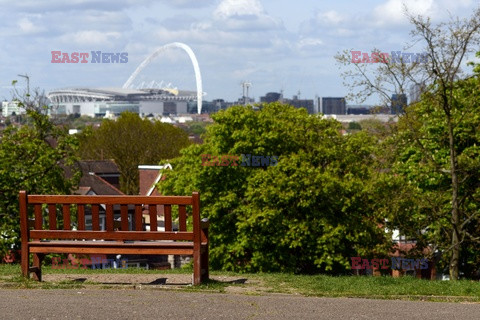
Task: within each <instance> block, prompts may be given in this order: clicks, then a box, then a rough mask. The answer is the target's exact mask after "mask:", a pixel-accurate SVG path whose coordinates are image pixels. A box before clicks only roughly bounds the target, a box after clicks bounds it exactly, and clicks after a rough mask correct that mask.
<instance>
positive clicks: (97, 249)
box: [30, 241, 193, 255]
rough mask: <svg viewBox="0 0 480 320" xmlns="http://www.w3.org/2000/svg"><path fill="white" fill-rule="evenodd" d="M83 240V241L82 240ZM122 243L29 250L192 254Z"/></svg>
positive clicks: (173, 249)
mask: <svg viewBox="0 0 480 320" xmlns="http://www.w3.org/2000/svg"><path fill="white" fill-rule="evenodd" d="M82 242H84V241H82ZM97 243H99V241H97ZM122 245H123V244H122V243H120V244H119V245H118V246H117V247H114V246H112V247H102V246H101V245H100V244H99V245H98V246H94V247H87V246H78V245H77V246H75V245H73V246H70V247H68V246H64V247H58V246H55V247H37V246H32V245H30V252H31V253H77V254H112V253H115V254H138V252H141V253H142V254H156V255H158V254H180V255H192V254H193V249H191V248H175V247H172V248H168V247H167V248H164V247H159V248H155V247H152V248H146V247H144V246H142V245H140V246H131V247H124V246H122Z"/></svg>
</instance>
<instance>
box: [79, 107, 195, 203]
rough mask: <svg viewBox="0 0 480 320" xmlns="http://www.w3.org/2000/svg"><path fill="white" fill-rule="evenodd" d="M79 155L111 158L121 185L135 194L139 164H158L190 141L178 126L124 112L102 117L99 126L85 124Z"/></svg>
mask: <svg viewBox="0 0 480 320" xmlns="http://www.w3.org/2000/svg"><path fill="white" fill-rule="evenodd" d="M80 137H81V138H80V141H81V143H80V152H79V154H80V157H81V158H82V159H90V160H100V159H113V160H115V163H116V164H117V165H118V167H119V169H120V174H121V176H120V189H121V190H122V191H123V192H125V193H126V194H138V165H140V164H158V163H159V162H160V161H161V160H166V159H172V158H175V157H177V156H178V155H179V151H180V149H182V148H184V147H186V146H188V145H189V144H190V142H189V140H188V135H187V134H186V133H185V132H184V131H183V130H182V129H180V128H177V127H174V126H172V125H171V124H167V123H162V122H160V121H155V122H152V121H150V120H148V119H141V118H140V117H139V116H138V114H135V113H131V112H124V113H122V114H121V115H120V117H119V118H118V119H117V120H115V121H114V120H104V121H103V122H102V124H101V125H100V128H98V129H95V130H94V129H92V128H90V127H87V128H86V130H85V131H84V132H83V133H82V135H81V136H80Z"/></svg>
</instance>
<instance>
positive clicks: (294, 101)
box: [283, 96, 314, 114]
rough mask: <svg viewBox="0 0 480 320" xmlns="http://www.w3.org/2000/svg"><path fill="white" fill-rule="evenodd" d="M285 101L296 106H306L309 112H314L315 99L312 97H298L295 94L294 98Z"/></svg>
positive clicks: (284, 101) (284, 100)
mask: <svg viewBox="0 0 480 320" xmlns="http://www.w3.org/2000/svg"><path fill="white" fill-rule="evenodd" d="M283 103H285V104H289V105H291V106H294V107H295V108H305V109H307V112H308V113H309V114H313V113H314V110H313V100H310V99H298V97H297V96H293V99H283Z"/></svg>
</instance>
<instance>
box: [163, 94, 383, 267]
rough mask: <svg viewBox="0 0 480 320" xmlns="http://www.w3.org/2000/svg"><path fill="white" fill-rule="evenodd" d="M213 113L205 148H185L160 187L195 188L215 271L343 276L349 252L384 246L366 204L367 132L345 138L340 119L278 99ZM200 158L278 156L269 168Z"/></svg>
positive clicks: (370, 143) (370, 252)
mask: <svg viewBox="0 0 480 320" xmlns="http://www.w3.org/2000/svg"><path fill="white" fill-rule="evenodd" d="M212 117H213V119H214V120H215V123H214V124H212V125H211V126H208V127H207V132H206V134H205V135H204V144H202V145H191V146H189V147H188V148H185V149H183V150H182V151H181V154H182V156H181V157H180V158H178V159H175V160H174V162H173V167H174V170H173V171H172V172H171V171H168V173H167V174H166V176H167V178H166V180H165V181H162V182H161V183H160V184H159V187H160V189H161V191H162V193H164V194H169V195H172V194H178V195H182V194H188V193H190V192H192V191H194V190H197V191H200V194H201V203H202V214H203V215H205V216H207V217H208V218H209V220H210V222H211V224H210V240H211V247H210V257H211V264H212V267H213V268H217V269H226V270H238V271H290V272H306V273H309V272H318V271H327V272H332V273H333V272H334V273H342V272H346V270H348V269H350V268H349V264H350V257H351V256H357V255H363V256H374V255H376V254H386V253H387V252H388V249H389V248H390V246H391V243H390V242H389V241H388V239H387V235H386V234H385V232H384V230H383V229H382V228H380V227H379V223H380V222H381V221H383V220H382V218H380V217H376V216H374V215H373V214H372V212H373V210H370V208H371V207H372V205H374V202H373V201H372V199H373V197H372V194H371V189H370V188H369V187H368V186H369V183H368V181H370V178H371V176H372V175H373V174H374V171H373V170H372V168H373V166H372V164H373V163H374V162H375V160H374V158H373V157H372V156H371V154H372V152H373V148H374V146H375V139H374V138H373V137H372V136H369V135H367V134H366V133H365V132H359V133H357V134H353V135H348V136H342V135H341V134H340V131H341V128H342V127H341V125H340V123H338V122H337V121H335V120H326V119H320V118H318V117H316V116H313V115H308V113H307V112H306V110H303V109H295V108H293V107H291V106H287V105H282V104H278V103H272V104H266V105H262V106H261V108H260V111H255V110H254V109H253V108H252V107H245V106H236V107H231V108H229V109H228V110H226V111H220V112H218V113H216V114H214V115H213V116H212ZM206 154H210V155H215V156H221V155H230V156H237V157H240V159H241V157H242V156H241V155H242V154H244V155H251V156H254V155H258V156H279V158H278V164H276V165H275V166H242V165H241V163H242V161H241V160H240V161H239V162H238V163H237V164H238V165H236V166H235V165H233V164H234V163H232V165H229V166H206V165H204V166H202V158H203V159H204V160H205V159H206V157H205V155H206ZM204 164H205V163H204Z"/></svg>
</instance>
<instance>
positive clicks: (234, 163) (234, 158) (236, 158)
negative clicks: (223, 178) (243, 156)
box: [230, 156, 240, 167]
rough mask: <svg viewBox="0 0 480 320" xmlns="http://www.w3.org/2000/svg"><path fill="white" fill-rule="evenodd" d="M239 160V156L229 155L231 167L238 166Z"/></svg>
mask: <svg viewBox="0 0 480 320" xmlns="http://www.w3.org/2000/svg"><path fill="white" fill-rule="evenodd" d="M239 160H240V157H239V156H230V165H232V166H233V167H236V166H238V161H239Z"/></svg>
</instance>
